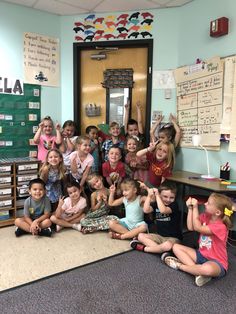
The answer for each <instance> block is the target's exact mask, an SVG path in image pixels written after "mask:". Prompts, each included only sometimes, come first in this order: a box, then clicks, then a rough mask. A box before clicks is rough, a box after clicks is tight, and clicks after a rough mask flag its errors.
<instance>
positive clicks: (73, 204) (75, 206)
mask: <svg viewBox="0 0 236 314" xmlns="http://www.w3.org/2000/svg"><path fill="white" fill-rule="evenodd" d="M67 192H68V195H69V197H67V198H64V197H60V199H59V203H58V207H57V209H56V212H55V213H54V215H52V216H51V218H50V219H51V221H52V222H53V223H54V224H56V231H57V232H59V231H60V230H61V229H62V228H73V229H75V230H78V231H80V230H81V225H80V223H79V222H80V221H81V219H82V218H84V216H85V214H84V211H85V210H86V208H87V202H86V199H85V198H84V197H82V196H81V187H80V184H79V183H78V182H76V181H72V182H70V183H67Z"/></svg>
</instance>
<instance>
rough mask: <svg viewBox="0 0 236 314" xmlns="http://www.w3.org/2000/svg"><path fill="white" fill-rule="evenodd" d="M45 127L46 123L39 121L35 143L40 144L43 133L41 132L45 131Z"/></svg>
mask: <svg viewBox="0 0 236 314" xmlns="http://www.w3.org/2000/svg"><path fill="white" fill-rule="evenodd" d="M43 127H44V123H43V121H42V122H40V123H39V127H38V130H37V132H36V133H35V135H34V142H35V144H39V140H40V135H41V133H42V131H43Z"/></svg>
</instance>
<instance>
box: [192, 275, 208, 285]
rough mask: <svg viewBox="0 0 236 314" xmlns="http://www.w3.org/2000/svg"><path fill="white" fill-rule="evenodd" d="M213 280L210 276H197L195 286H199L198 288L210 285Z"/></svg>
mask: <svg viewBox="0 0 236 314" xmlns="http://www.w3.org/2000/svg"><path fill="white" fill-rule="evenodd" d="M211 279H212V278H211V277H208V276H201V275H200V276H196V277H195V284H196V285H197V286H198V287H201V286H203V285H205V284H206V283H208V282H209V281H210V280H211Z"/></svg>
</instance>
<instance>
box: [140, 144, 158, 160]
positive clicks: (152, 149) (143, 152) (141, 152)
mask: <svg viewBox="0 0 236 314" xmlns="http://www.w3.org/2000/svg"><path fill="white" fill-rule="evenodd" d="M157 143H158V141H157V142H150V144H149V146H148V147H147V148H144V149H141V150H139V151H138V152H137V153H136V156H137V157H141V156H143V155H145V154H147V153H148V152H153V151H154V150H155V148H156V145H157Z"/></svg>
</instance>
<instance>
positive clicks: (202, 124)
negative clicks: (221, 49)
mask: <svg viewBox="0 0 236 314" xmlns="http://www.w3.org/2000/svg"><path fill="white" fill-rule="evenodd" d="M223 70H224V62H223V60H222V59H221V58H220V57H214V58H212V59H209V60H207V61H205V62H203V63H201V64H196V65H193V66H185V67H181V68H178V69H176V70H175V71H174V76H175V81H176V93H177V116H178V123H179V126H180V128H181V130H182V141H181V146H182V147H192V135H193V134H196V133H198V134H201V135H202V141H201V144H202V145H204V146H207V147H209V148H211V147H212V148H213V149H219V148H220V134H221V122H222V111H223Z"/></svg>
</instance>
